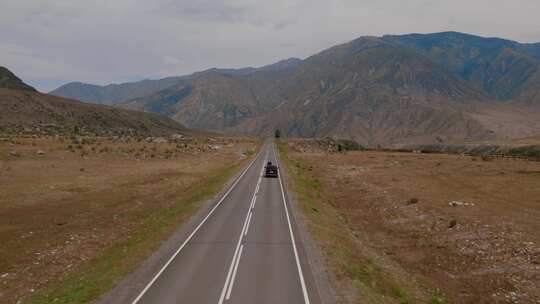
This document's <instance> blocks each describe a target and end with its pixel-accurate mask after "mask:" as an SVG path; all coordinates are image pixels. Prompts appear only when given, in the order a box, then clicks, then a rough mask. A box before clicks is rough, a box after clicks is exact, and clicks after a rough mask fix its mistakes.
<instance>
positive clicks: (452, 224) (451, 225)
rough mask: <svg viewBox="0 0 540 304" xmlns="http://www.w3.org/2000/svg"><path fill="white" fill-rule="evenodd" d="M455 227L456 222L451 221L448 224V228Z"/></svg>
mask: <svg viewBox="0 0 540 304" xmlns="http://www.w3.org/2000/svg"><path fill="white" fill-rule="evenodd" d="M456 225H457V220H451V221H450V223H449V224H448V228H454V227H456Z"/></svg>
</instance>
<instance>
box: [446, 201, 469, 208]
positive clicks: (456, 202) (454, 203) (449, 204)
mask: <svg viewBox="0 0 540 304" xmlns="http://www.w3.org/2000/svg"><path fill="white" fill-rule="evenodd" d="M448 206H450V207H462V206H468V207H473V206H474V203H465V202H460V201H451V202H449V203H448Z"/></svg>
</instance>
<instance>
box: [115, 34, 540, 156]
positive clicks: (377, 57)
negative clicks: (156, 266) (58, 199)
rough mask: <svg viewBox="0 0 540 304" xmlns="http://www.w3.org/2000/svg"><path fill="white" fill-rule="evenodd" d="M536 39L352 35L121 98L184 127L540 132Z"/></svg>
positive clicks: (298, 132) (398, 137)
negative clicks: (312, 50) (262, 63)
mask: <svg viewBox="0 0 540 304" xmlns="http://www.w3.org/2000/svg"><path fill="white" fill-rule="evenodd" d="M539 50H540V44H519V43H517V42H513V41H508V40H503V39H496V38H482V37H477V36H471V35H466V34H460V33H453V32H449V33H439V34H427V35H404V36H384V37H361V38H359V39H356V40H354V41H351V42H349V43H346V44H343V45H339V46H335V47H332V48H330V49H328V50H325V51H322V52H321V53H319V54H316V55H314V56H311V57H309V58H307V59H305V60H298V59H291V60H286V61H283V62H280V63H277V64H274V65H270V66H267V67H264V68H259V69H253V68H247V69H239V70H231V69H211V70H207V71H204V72H199V73H195V74H192V75H188V76H184V77H181V78H178V82H177V83H176V84H174V85H172V86H170V87H168V88H165V89H163V90H159V91H157V92H154V93H153V94H149V95H144V96H139V97H136V98H133V99H129V100H125V101H123V102H121V103H120V105H121V106H122V107H127V108H130V109H136V110H143V111H147V112H156V113H160V114H164V115H167V116H169V117H171V118H173V119H175V120H176V121H179V122H180V123H182V124H185V125H186V126H189V127H195V128H203V129H210V130H219V131H226V132H236V133H237V132H243V133H250V134H271V132H272V131H273V130H274V129H276V128H279V129H281V130H282V131H283V133H284V134H285V135H287V136H302V137H323V136H332V137H342V138H346V139H354V140H357V141H358V142H360V143H361V144H363V145H367V146H377V145H383V146H400V145H404V144H420V143H441V142H444V143H447V142H460V141H465V140H482V139H494V138H505V137H515V136H518V137H519V136H531V135H537V134H538V133H540V123H538V121H540V114H539V110H538V109H539V108H540V102H539V98H540V97H539V96H540V94H539V90H540V82H539V80H540V72H539V71H540V68H539V67H540V59H539V58H540V57H539V56H540V51H539Z"/></svg>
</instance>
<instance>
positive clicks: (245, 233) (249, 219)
mask: <svg viewBox="0 0 540 304" xmlns="http://www.w3.org/2000/svg"><path fill="white" fill-rule="evenodd" d="M252 214H253V212H250V213H249V218H248V222H247V228H246V231H245V232H244V236H246V235H247V233H248V230H249V223H250V222H251V215H252Z"/></svg>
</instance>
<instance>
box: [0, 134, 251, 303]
mask: <svg viewBox="0 0 540 304" xmlns="http://www.w3.org/2000/svg"><path fill="white" fill-rule="evenodd" d="M256 145H257V143H256V142H255V141H253V140H250V139H243V138H218V139H212V138H184V137H182V136H176V137H175V138H139V139H137V138H130V137H122V138H120V137H114V138H82V137H73V138H62V137H49V138H38V137H32V136H30V137H26V138H21V137H9V136H8V137H6V136H4V137H0V243H1V244H2V245H1V246H0V302H1V303H18V302H19V301H20V300H21V299H24V298H26V297H28V296H29V295H32V294H34V293H37V292H39V291H40V290H41V289H43V288H46V287H47V286H49V285H50V284H53V283H54V282H57V281H60V280H62V279H63V278H65V277H66V276H68V275H69V274H70V273H71V272H72V270H73V269H76V268H77V267H79V266H81V265H83V264H85V263H87V262H88V261H90V260H92V259H93V258H95V257H97V256H99V255H100V254H102V253H103V252H104V251H106V250H107V249H108V248H110V247H111V246H114V245H115V244H117V243H118V242H120V241H125V240H126V239H129V238H130V236H132V235H133V234H134V233H135V232H137V231H138V230H137V229H138V228H139V226H140V225H141V223H142V222H143V221H144V220H145V219H147V218H148V217H152V216H153V215H154V214H156V213H157V212H159V211H161V210H164V209H167V208H169V207H170V206H173V205H174V206H177V204H178V200H179V199H182V197H185V196H186V193H189V192H190V191H191V190H192V189H196V188H197V187H199V188H200V186H201V185H204V184H205V183H206V182H207V181H208V180H209V178H210V177H211V176H212V175H213V174H214V173H216V172H220V170H221V171H222V170H224V168H228V167H230V166H231V165H232V164H235V163H238V162H239V161H241V160H243V159H245V158H246V157H247V154H248V153H251V152H252V151H254V150H255V149H256Z"/></svg>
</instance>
